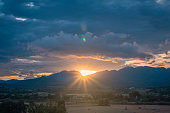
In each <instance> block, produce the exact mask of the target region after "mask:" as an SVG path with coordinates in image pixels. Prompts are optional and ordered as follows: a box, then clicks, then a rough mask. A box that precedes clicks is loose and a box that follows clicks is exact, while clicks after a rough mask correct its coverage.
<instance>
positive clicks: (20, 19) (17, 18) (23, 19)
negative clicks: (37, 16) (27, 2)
mask: <svg viewBox="0 0 170 113" xmlns="http://www.w3.org/2000/svg"><path fill="white" fill-rule="evenodd" d="M15 19H16V20H19V21H26V20H27V18H19V17H16V18H15Z"/></svg>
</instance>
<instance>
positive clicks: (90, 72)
mask: <svg viewBox="0 0 170 113" xmlns="http://www.w3.org/2000/svg"><path fill="white" fill-rule="evenodd" d="M96 72H97V71H90V70H81V71H80V73H81V75H82V76H87V75H91V74H94V73H96Z"/></svg>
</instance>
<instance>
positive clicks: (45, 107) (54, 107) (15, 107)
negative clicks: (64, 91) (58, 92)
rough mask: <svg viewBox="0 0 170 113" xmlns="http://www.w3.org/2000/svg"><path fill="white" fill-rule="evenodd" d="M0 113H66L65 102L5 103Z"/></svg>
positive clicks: (1, 106) (0, 107) (0, 106)
mask: <svg viewBox="0 0 170 113" xmlns="http://www.w3.org/2000/svg"><path fill="white" fill-rule="evenodd" d="M0 113H66V108H65V102H64V100H59V101H56V102H51V103H47V104H35V103H34V102H30V103H29V104H25V103H24V101H20V102H12V101H9V102H3V103H1V104H0Z"/></svg>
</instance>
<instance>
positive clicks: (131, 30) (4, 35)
mask: <svg viewBox="0 0 170 113" xmlns="http://www.w3.org/2000/svg"><path fill="white" fill-rule="evenodd" d="M82 27H85V28H82ZM60 31H63V32H64V34H63V35H67V34H70V35H71V36H69V37H68V38H57V37H58V32H60ZM86 32H90V33H92V34H93V35H96V36H97V39H94V37H93V36H92V37H89V38H88V39H87V42H86V43H83V42H82V41H81V40H78V39H76V40H75V38H74V37H75V36H74V35H75V34H77V35H78V36H81V34H86ZM110 32H112V33H115V34H125V35H129V37H128V38H125V39H123V38H121V37H120V36H121V35H119V36H118V37H119V38H115V35H114V36H110V38H107V37H109V36H106V35H107V34H109V33H110ZM52 38H54V39H56V40H55V41H54V42H55V44H54V42H53V40H54V39H52ZM79 38H81V37H79ZM169 39H170V1H169V0H102V1H98V0H31V1H29V0H17V1H16V0H15V1H14V0H0V63H7V62H8V63H10V61H11V60H13V59H15V58H27V57H29V56H33V55H37V54H39V53H36V52H35V51H32V49H29V48H28V45H30V44H33V45H34V46H36V47H37V46H38V47H40V48H43V49H47V50H49V51H53V52H57V51H58V52H61V51H62V52H63V53H64V54H76V55H84V54H86V55H90V54H93V55H94V54H104V55H105V56H109V57H123V58H146V57H148V56H149V57H150V54H148V53H152V54H158V53H167V51H169V50H170V46H169ZM44 40H45V41H46V42H47V43H45V44H43V43H44ZM67 43H69V44H73V46H72V45H67ZM83 44H84V46H82V45H83ZM63 45H67V46H69V49H68V48H67V47H64V46H63Z"/></svg>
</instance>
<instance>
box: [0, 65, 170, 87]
mask: <svg viewBox="0 0 170 113" xmlns="http://www.w3.org/2000/svg"><path fill="white" fill-rule="evenodd" d="M83 82H86V84H87V87H90V86H98V85H101V86H102V85H103V86H106V87H110V88H113V87H162V86H170V68H168V69H166V68H153V67H136V68H134V67H126V68H123V69H120V70H118V71H116V70H111V71H101V72H97V73H95V74H92V75H88V76H86V77H82V76H81V74H80V72H78V71H62V72H60V73H55V74H52V75H50V76H43V77H40V78H35V79H29V80H9V81H2V80H1V81H0V83H1V84H2V83H3V84H7V85H10V86H16V87H24V88H47V87H56V88H63V87H69V86H72V87H75V86H77V85H83Z"/></svg>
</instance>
